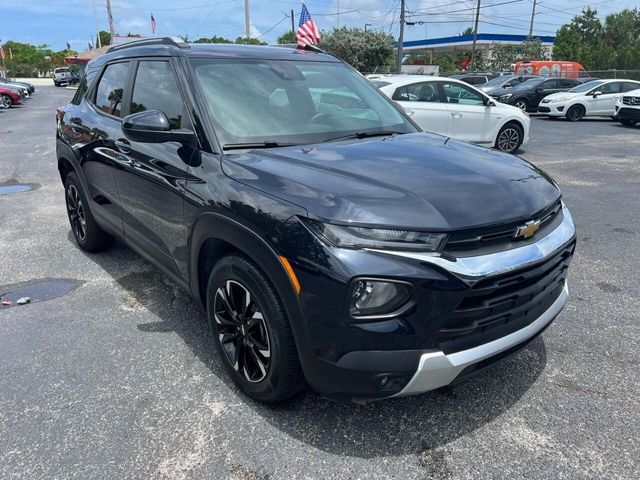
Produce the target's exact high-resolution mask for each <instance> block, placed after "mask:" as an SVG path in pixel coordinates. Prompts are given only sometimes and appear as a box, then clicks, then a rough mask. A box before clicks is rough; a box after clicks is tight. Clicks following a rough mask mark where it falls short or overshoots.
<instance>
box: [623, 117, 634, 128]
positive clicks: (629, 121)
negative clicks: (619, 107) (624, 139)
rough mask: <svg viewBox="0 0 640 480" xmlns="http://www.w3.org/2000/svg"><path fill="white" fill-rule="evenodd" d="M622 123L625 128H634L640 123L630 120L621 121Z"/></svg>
mask: <svg viewBox="0 0 640 480" xmlns="http://www.w3.org/2000/svg"><path fill="white" fill-rule="evenodd" d="M620 123H621V124H622V125H624V126H625V127H633V126H634V125H635V124H636V123H638V121H637V120H631V119H629V118H625V119H623V120H620Z"/></svg>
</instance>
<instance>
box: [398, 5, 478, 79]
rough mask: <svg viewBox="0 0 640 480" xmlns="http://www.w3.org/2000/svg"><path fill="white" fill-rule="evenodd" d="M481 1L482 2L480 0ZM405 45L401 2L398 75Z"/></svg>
mask: <svg viewBox="0 0 640 480" xmlns="http://www.w3.org/2000/svg"><path fill="white" fill-rule="evenodd" d="M478 1H480V0H478ZM403 43H404V0H400V33H399V34H398V58H397V59H396V73H400V72H401V71H402V57H403V56H404V55H403V53H402V44H403Z"/></svg>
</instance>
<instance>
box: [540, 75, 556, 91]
mask: <svg viewBox="0 0 640 480" xmlns="http://www.w3.org/2000/svg"><path fill="white" fill-rule="evenodd" d="M558 83H560V80H557V79H555V78H554V79H553V80H545V81H544V82H542V85H540V87H541V88H542V89H543V90H552V89H555V88H560V86H559V85H558Z"/></svg>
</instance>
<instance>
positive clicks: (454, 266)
mask: <svg viewBox="0 0 640 480" xmlns="http://www.w3.org/2000/svg"><path fill="white" fill-rule="evenodd" d="M562 212H563V214H564V219H563V221H562V223H561V224H560V225H558V227H557V228H556V229H555V230H554V231H553V232H551V233H549V234H548V235H546V236H545V237H543V238H541V239H540V240H538V241H537V242H535V243H530V244H528V245H524V246H522V247H518V248H513V249H511V250H504V251H502V252H496V253H491V254H488V255H478V256H476V257H461V258H448V257H443V256H441V255H440V254H437V253H426V252H405V251H392V250H379V249H368V250H369V251H371V252H377V253H383V254H385V255H395V256H399V257H405V258H411V259H414V260H419V261H421V262H424V263H427V264H431V265H436V266H438V267H441V268H443V269H444V270H446V271H448V272H450V273H452V274H454V275H455V276H457V277H458V278H460V279H461V280H462V281H464V282H465V283H467V284H468V285H473V284H474V283H476V282H477V281H478V280H481V279H483V278H486V277H489V276H493V275H499V274H503V273H507V272H510V271H512V270H516V269H519V268H523V267H526V266H528V265H531V264H534V263H537V262H539V261H541V260H544V259H545V258H547V257H549V256H551V255H553V254H554V253H556V252H557V251H558V250H560V249H562V248H563V247H565V246H566V245H567V244H568V243H569V242H571V240H573V238H574V237H575V234H576V228H575V225H574V223H573V218H572V217H571V213H569V209H568V208H567V207H566V205H565V204H564V202H562Z"/></svg>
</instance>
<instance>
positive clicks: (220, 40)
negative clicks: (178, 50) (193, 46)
mask: <svg viewBox="0 0 640 480" xmlns="http://www.w3.org/2000/svg"><path fill="white" fill-rule="evenodd" d="M195 43H233V42H232V41H231V40H229V39H228V38H224V37H218V36H217V35H214V36H213V37H211V38H206V37H202V38H199V39H197V40H196V41H195Z"/></svg>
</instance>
